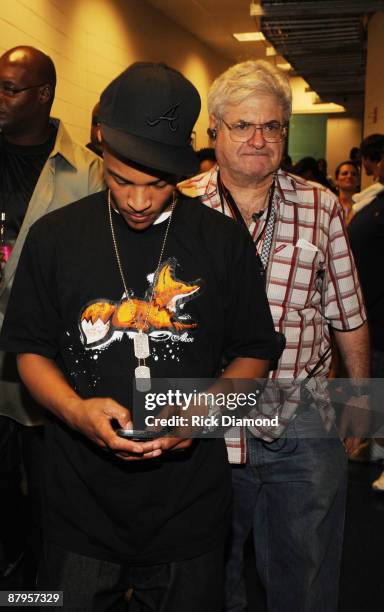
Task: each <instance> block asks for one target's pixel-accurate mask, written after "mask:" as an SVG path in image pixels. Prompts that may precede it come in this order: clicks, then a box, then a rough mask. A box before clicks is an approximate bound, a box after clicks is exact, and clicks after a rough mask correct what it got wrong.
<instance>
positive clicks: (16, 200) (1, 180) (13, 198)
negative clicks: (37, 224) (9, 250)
mask: <svg viewBox="0 0 384 612" xmlns="http://www.w3.org/2000/svg"><path fill="white" fill-rule="evenodd" d="M56 134H57V130H56V129H55V128H54V126H53V125H52V126H51V131H50V134H49V137H48V139H47V140H46V141H45V142H43V143H42V144H39V145H30V146H24V145H22V146H21V145H14V144H12V143H10V142H7V140H6V139H5V138H4V136H2V135H0V168H1V172H0V211H1V212H3V213H5V218H6V224H5V240H6V242H9V241H15V240H16V238H17V236H18V234H19V231H20V228H21V224H22V223H23V220H24V216H25V213H26V210H27V208H28V204H29V201H30V199H31V197H32V194H33V191H34V189H35V187H36V183H37V181H38V179H39V176H40V173H41V171H42V169H43V166H44V164H45V162H46V161H47V159H48V156H49V154H50V152H51V151H52V149H53V147H54V145H55V140H56Z"/></svg>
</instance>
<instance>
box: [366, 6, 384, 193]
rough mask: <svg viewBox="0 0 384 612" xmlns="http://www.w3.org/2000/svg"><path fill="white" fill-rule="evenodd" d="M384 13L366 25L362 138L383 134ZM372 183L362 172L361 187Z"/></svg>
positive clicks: (375, 16)
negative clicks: (365, 70)
mask: <svg viewBox="0 0 384 612" xmlns="http://www.w3.org/2000/svg"><path fill="white" fill-rule="evenodd" d="M383 60H384V13H383V12H380V13H376V14H375V15H374V16H373V17H372V19H371V20H370V22H369V24H368V47H367V72H366V79H365V113H364V136H368V135H369V134H377V133H379V134H384V78H383V65H384V64H383ZM371 182H372V180H371V179H370V178H368V177H367V176H365V173H364V172H363V180H362V186H363V187H366V186H367V185H369V184H370V183H371Z"/></svg>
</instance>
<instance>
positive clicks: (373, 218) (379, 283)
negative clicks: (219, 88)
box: [348, 151, 384, 492]
mask: <svg viewBox="0 0 384 612" xmlns="http://www.w3.org/2000/svg"><path fill="white" fill-rule="evenodd" d="M381 155H382V160H381V161H380V162H379V164H378V167H377V172H378V179H379V181H380V183H381V184H383V183H384V151H383V152H381ZM348 234H349V239H350V241H351V247H352V251H353V256H354V258H355V262H356V266H357V270H358V272H359V277H360V282H361V288H362V290H363V295H364V301H365V305H366V309H367V320H368V325H369V332H370V347H371V377H372V378H373V379H380V378H382V379H384V275H383V273H382V270H383V267H384V249H383V244H384V191H381V192H380V193H378V194H377V195H376V197H375V198H374V199H373V200H372V201H371V202H370V203H368V204H367V205H366V206H365V207H364V208H362V209H361V210H359V212H357V214H355V215H354V216H353V217H352V220H351V222H350V224H349V226H348ZM381 389H382V386H381V383H378V382H376V383H375V382H374V383H373V385H372V395H371V402H372V405H373V415H374V417H375V420H376V421H377V422H376V423H374V426H375V425H376V426H381V427H380V429H379V430H378V431H377V434H376V437H375V438H374V439H373V440H368V441H366V442H364V443H363V444H361V446H360V447H359V448H357V449H356V451H355V452H354V453H352V456H351V459H352V460H353V461H372V462H377V463H381V464H382V465H383V466H384V437H383V433H384V432H383V427H382V421H383V418H382V414H383V409H382V404H383V395H382V391H381ZM379 413H381V414H380V416H379ZM380 421H381V422H380ZM375 429H376V427H375ZM372 488H373V489H374V490H375V491H380V492H383V491H384V471H383V473H382V474H381V476H380V477H379V478H378V479H377V480H375V481H374V482H373V483H372Z"/></svg>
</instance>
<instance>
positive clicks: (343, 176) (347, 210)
mask: <svg viewBox="0 0 384 612" xmlns="http://www.w3.org/2000/svg"><path fill="white" fill-rule="evenodd" d="M335 177H336V186H337V195H338V196H339V200H340V204H341V205H342V207H343V210H344V219H345V223H346V224H347V225H348V223H349V222H350V220H351V218H352V206H353V204H354V202H353V200H352V196H353V194H354V193H356V192H357V191H358V187H359V182H360V173H359V169H358V167H357V165H356V164H355V162H353V161H350V160H348V161H344V162H341V164H339V165H338V166H337V168H336V171H335Z"/></svg>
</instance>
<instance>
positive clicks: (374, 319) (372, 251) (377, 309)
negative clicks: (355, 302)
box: [348, 195, 384, 351]
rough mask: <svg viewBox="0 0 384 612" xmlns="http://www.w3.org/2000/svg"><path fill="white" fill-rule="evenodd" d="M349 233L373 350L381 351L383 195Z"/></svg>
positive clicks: (359, 215) (354, 221) (357, 217)
mask: <svg viewBox="0 0 384 612" xmlns="http://www.w3.org/2000/svg"><path fill="white" fill-rule="evenodd" d="M348 234H349V239H350V242H351V247H352V251H353V255H354V258H355V262H356V266H357V270H358V273H359V277H360V282H361V287H362V290H363V295H364V300H365V304H366V307H367V317H368V325H369V328H370V335H371V344H372V346H373V348H375V349H377V350H379V351H383V350H384V273H383V269H384V195H379V196H377V197H376V198H375V199H374V200H373V202H371V204H368V205H367V206H365V207H364V208H363V209H362V210H361V211H360V212H358V213H357V215H355V216H354V217H353V218H352V220H351V222H350V224H349V226H348Z"/></svg>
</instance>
